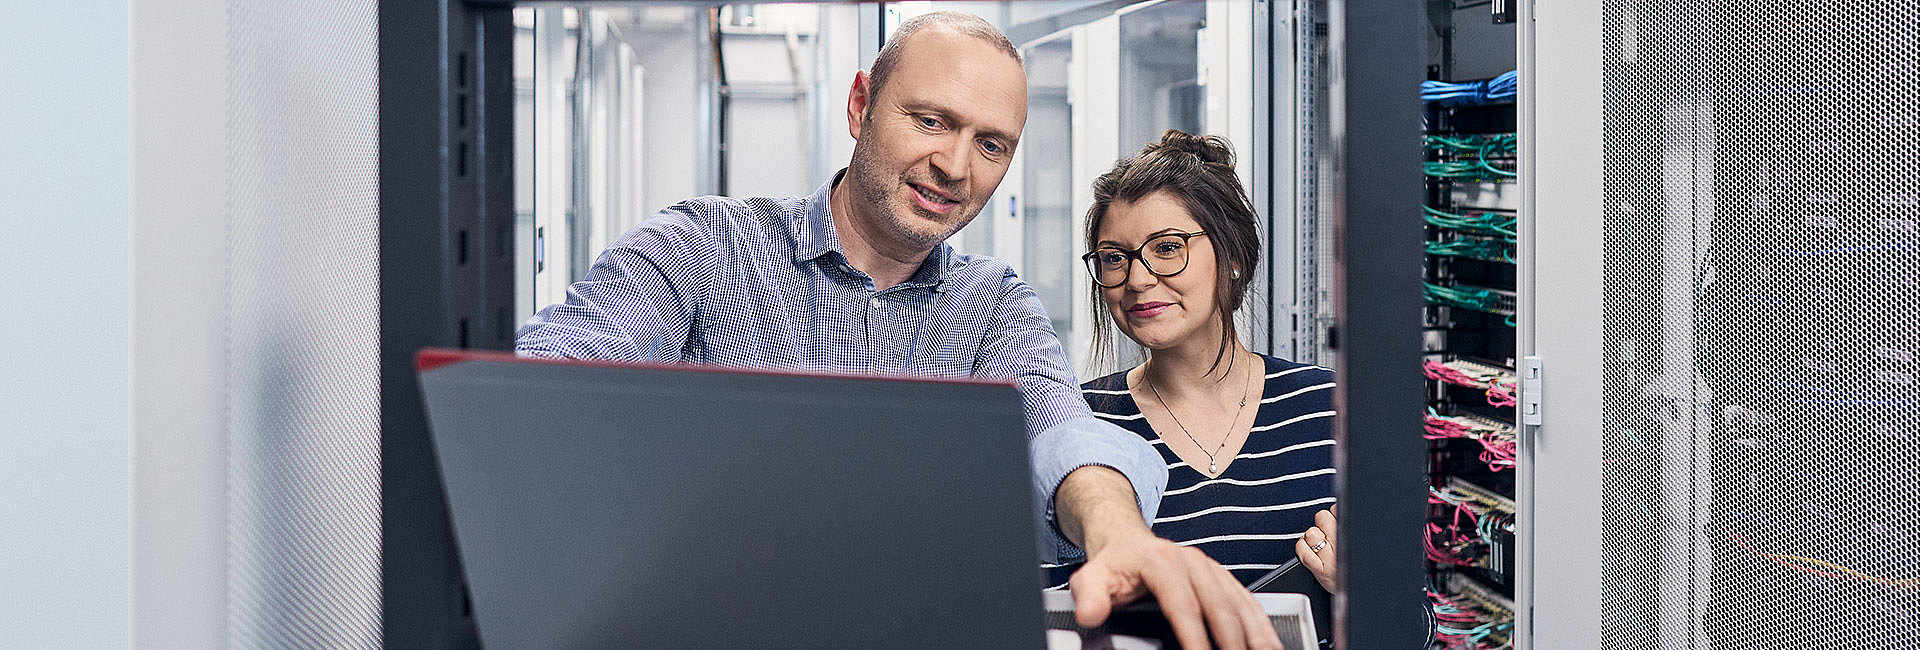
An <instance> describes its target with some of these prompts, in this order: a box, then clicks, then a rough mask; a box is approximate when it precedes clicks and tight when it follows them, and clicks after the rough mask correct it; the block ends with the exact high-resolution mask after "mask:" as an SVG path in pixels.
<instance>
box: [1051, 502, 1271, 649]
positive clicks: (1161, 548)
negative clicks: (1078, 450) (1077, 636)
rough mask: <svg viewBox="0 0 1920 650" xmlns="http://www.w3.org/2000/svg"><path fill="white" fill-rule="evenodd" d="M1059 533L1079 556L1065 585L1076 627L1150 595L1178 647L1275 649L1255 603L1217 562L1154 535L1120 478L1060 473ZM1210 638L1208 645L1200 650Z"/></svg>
mask: <svg viewBox="0 0 1920 650" xmlns="http://www.w3.org/2000/svg"><path fill="white" fill-rule="evenodd" d="M1054 509H1055V513H1056V516H1057V517H1058V523H1059V525H1060V530H1061V532H1063V533H1065V534H1066V536H1067V539H1068V540H1069V541H1071V542H1073V543H1074V544H1077V545H1079V546H1080V547H1081V548H1084V549H1086V551H1087V564H1086V566H1083V567H1081V568H1080V570H1079V571H1077V572H1075V573H1074V574H1073V578H1072V579H1071V580H1070V581H1069V582H1068V583H1067V584H1068V587H1069V588H1070V589H1071V590H1072V591H1073V602H1074V606H1075V609H1076V610H1077V611H1076V612H1075V617H1076V618H1077V619H1078V621H1079V623H1080V624H1081V625H1083V626H1089V627H1090V626H1094V625H1099V624H1100V623H1102V622H1104V621H1106V620H1107V615H1108V614H1110V613H1111V612H1112V611H1113V609H1114V608H1115V607H1118V606H1121V605H1125V604H1127V603H1129V602H1132V601H1134V600H1138V599H1139V598H1140V597H1142V596H1145V595H1147V594H1148V593H1151V594H1153V597H1154V599H1155V600H1157V601H1158V602H1159V604H1160V611H1161V612H1162V613H1164V614H1165V615H1166V617H1167V622H1168V623H1171V624H1172V625H1173V632H1174V635H1175V636H1177V637H1178V638H1179V640H1180V647H1182V648H1206V647H1219V648H1225V649H1235V650H1237V649H1239V648H1275V649H1277V648H1280V647H1281V645H1280V636H1279V634H1278V633H1276V632H1274V631H1273V624H1272V623H1271V622H1269V621H1268V620H1267V614H1266V612H1265V611H1264V610H1262V609H1261V608H1260V604H1259V603H1258V602H1256V601H1254V599H1253V595H1252V594H1250V593H1247V589H1246V587H1243V586H1241V585H1240V581H1239V580H1237V579H1235V578H1234V577H1233V574H1232V573H1230V572H1228V571H1227V570H1226V568H1224V567H1222V566H1220V563H1218V562H1215V561H1213V558H1210V557H1207V554H1206V553H1202V552H1200V551H1199V550H1198V549H1195V548H1193V547H1191V546H1180V545H1178V544H1175V543H1173V542H1171V541H1168V540H1165V539H1161V538H1159V537H1156V536H1154V534H1153V530H1152V529H1150V528H1148V527H1147V524H1146V522H1145V521H1144V520H1142V519H1141V518H1140V511H1139V510H1138V509H1136V508H1135V506H1134V496H1133V486H1132V485H1131V484H1130V483H1128V482H1127V477H1125V476H1123V475H1121V474H1120V473H1119V472H1116V471H1114V470H1112V469H1110V468H1107V467H1102V466H1098V465H1092V466H1087V467H1082V468H1080V469H1077V470H1074V472H1073V473H1072V474H1068V475H1067V480H1066V481H1063V482H1062V483H1061V484H1060V489H1059V490H1058V491H1056V492H1055V496H1054ZM1209 637H1211V639H1212V641H1213V645H1212V646H1209V645H1208V639H1209Z"/></svg>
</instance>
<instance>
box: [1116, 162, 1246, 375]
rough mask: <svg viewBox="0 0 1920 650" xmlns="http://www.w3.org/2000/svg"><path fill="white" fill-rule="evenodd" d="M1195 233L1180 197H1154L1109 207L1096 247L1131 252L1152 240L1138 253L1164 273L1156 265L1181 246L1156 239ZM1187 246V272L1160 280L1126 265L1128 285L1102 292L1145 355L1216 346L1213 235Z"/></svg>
mask: <svg viewBox="0 0 1920 650" xmlns="http://www.w3.org/2000/svg"><path fill="white" fill-rule="evenodd" d="M1197 230H1200V223H1199V222H1198V221H1195V220H1194V219H1193V215H1192V214H1189V213H1188V212H1187V208H1186V206H1185V205H1184V204H1183V203H1181V201H1180V199H1179V198H1178V197H1176V196H1174V195H1173V194H1170V193H1167V192H1154V193H1152V194H1149V195H1147V196H1144V197H1141V199H1140V200H1138V201H1134V202H1131V203H1122V202H1115V203H1113V204H1112V205H1109V206H1108V207H1107V216H1106V218H1105V219H1104V220H1102V221H1101V223H1100V232H1099V233H1098V239H1097V240H1096V241H1097V242H1098V243H1096V244H1095V247H1096V248H1106V247H1111V248H1118V249H1122V250H1127V251H1131V250H1134V249H1136V248H1139V247H1140V245H1141V244H1144V243H1146V242H1147V241H1149V240H1154V245H1153V246H1150V247H1148V250H1145V251H1141V255H1143V256H1146V257H1148V258H1149V259H1152V260H1154V263H1155V264H1158V265H1160V266H1157V267H1156V268H1159V270H1161V271H1166V270H1167V269H1166V268H1164V267H1165V265H1164V264H1161V262H1160V259H1161V258H1163V257H1166V256H1168V255H1169V254H1170V253H1172V252H1173V251H1169V250H1168V249H1166V248H1165V246H1168V245H1169V244H1172V245H1179V244H1178V242H1179V241H1180V240H1179V239H1178V238H1165V239H1158V240H1155V238H1156V237H1159V236H1161V235H1165V234H1168V233H1189V232H1194V231H1197ZM1185 246H1186V251H1185V253H1186V254H1187V266H1186V269H1185V270H1182V271H1180V272H1179V273H1176V274H1174V275H1172V276H1169V277H1161V276H1158V275H1154V274H1153V273H1150V272H1148V271H1147V269H1146V268H1145V267H1144V266H1143V265H1142V264H1141V263H1140V262H1139V261H1135V260H1128V262H1127V263H1128V264H1131V265H1132V266H1131V268H1130V270H1129V272H1128V274H1127V280H1126V282H1125V283H1122V284H1121V285H1120V286H1117V287H1104V288H1101V290H1100V295H1101V297H1102V298H1104V299H1105V300H1106V303H1107V313H1108V314H1110V315H1112V316H1113V322H1114V324H1115V325H1117V326H1119V328H1120V331H1121V332H1124V333H1125V334H1126V335H1127V336H1128V337H1129V338H1132V339H1133V340H1134V341H1136V342H1138V343H1139V344H1140V345H1143V346H1146V347H1147V349H1150V350H1164V349H1168V348H1172V347H1177V346H1180V345H1187V344H1196V343H1197V344H1201V345H1206V346H1217V345H1219V341H1220V323H1219V316H1218V314H1216V313H1214V310H1215V299H1214V290H1215V286H1214V282H1215V280H1216V278H1218V277H1219V275H1218V273H1217V272H1216V269H1217V266H1216V263H1215V261H1214V253H1213V242H1212V241H1211V233H1209V234H1208V235H1201V236H1198V237H1193V238H1190V239H1188V240H1187V241H1186V243H1185ZM1208 349H1211V347H1209V348H1208Z"/></svg>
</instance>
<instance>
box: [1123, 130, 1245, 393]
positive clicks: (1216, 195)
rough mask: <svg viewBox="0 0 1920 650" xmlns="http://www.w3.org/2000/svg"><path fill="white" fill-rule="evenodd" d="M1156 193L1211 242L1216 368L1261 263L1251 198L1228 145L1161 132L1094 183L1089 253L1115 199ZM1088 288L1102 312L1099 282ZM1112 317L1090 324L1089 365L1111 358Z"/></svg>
mask: <svg viewBox="0 0 1920 650" xmlns="http://www.w3.org/2000/svg"><path fill="white" fill-rule="evenodd" d="M1155 192H1166V193H1167V194H1170V195H1173V196H1174V197H1175V198H1177V199H1179V200H1180V202H1181V203H1183V204H1185V205H1186V208H1187V212H1188V213H1190V214H1192V215H1193V220H1194V221H1197V222H1199V223H1200V229H1201V230H1204V231H1206V233H1207V235H1206V236H1207V240H1208V241H1209V243H1211V244H1213V255H1214V262H1215V264H1214V269H1215V271H1216V272H1217V274H1218V277H1216V278H1215V281H1214V287H1215V289H1214V301H1213V302H1214V306H1215V310H1216V313H1218V314H1219V315H1220V323H1221V325H1222V328H1221V330H1220V351H1219V353H1218V354H1216V355H1215V356H1214V359H1213V367H1214V368H1218V367H1219V366H1220V362H1221V360H1223V359H1225V358H1226V355H1227V350H1229V349H1230V348H1231V345H1230V344H1231V343H1232V341H1233V340H1234V337H1235V336H1238V335H1239V333H1238V332H1237V331H1236V329H1235V328H1234V324H1233V313H1234V312H1235V311H1238V310H1239V309H1240V305H1241V303H1242V302H1243V301H1245V300H1246V297H1247V287H1248V285H1251V284H1252V283H1253V273H1254V268H1255V267H1256V266H1258V265H1259V264H1260V231H1259V227H1258V226H1257V225H1255V218H1254V210H1253V201H1252V200H1251V199H1249V198H1247V192H1246V190H1245V189H1243V188H1242V187H1241V186H1240V177H1239V176H1236V175H1235V174H1234V173H1233V147H1232V146H1230V145H1228V144H1227V141H1226V140H1225V139H1222V138H1220V137H1218V136H1211V135H1210V136H1205V137H1202V136H1197V135H1192V134H1189V133H1186V132H1183V131H1177V130H1176V131H1168V132H1166V134H1165V135H1162V136H1160V141H1159V142H1156V143H1153V144H1150V145H1147V147H1146V148H1145V149H1141V150H1140V153H1138V154H1135V155H1133V156H1132V157H1129V158H1121V159H1120V160H1118V161H1115V162H1114V164H1113V169H1111V170H1108V171H1107V173H1105V174H1101V175H1100V178H1098V179H1095V180H1094V181H1093V205H1092V207H1089V208H1088V209H1087V250H1093V249H1094V248H1095V247H1096V246H1098V245H1099V243H1098V242H1099V241H1100V224H1101V222H1103V221H1105V220H1106V217H1107V208H1109V207H1111V206H1112V205H1113V203H1114V202H1115V201H1119V202H1121V203H1133V202H1135V201H1139V200H1140V199H1143V198H1146V197H1147V196H1148V195H1150V194H1153V193H1155ZM1234 269H1239V270H1240V277H1238V278H1235V277H1233V275H1232V273H1233V270H1234ZM1087 286H1088V287H1089V288H1091V292H1090V295H1091V296H1092V298H1093V311H1094V313H1096V314H1106V313H1107V303H1106V298H1104V297H1103V296H1101V294H1100V287H1099V285H1097V284H1094V283H1093V282H1092V281H1091V279H1089V281H1088V282H1087ZM1110 320H1111V319H1110V318H1095V319H1094V320H1093V362H1094V364H1095V367H1099V366H1100V365H1102V364H1104V363H1106V362H1107V361H1108V360H1109V359H1110V358H1111V357H1112V355H1113V342H1112V339H1113V325H1112V324H1111V323H1110V322H1109V321H1110ZM1209 372H1211V370H1209Z"/></svg>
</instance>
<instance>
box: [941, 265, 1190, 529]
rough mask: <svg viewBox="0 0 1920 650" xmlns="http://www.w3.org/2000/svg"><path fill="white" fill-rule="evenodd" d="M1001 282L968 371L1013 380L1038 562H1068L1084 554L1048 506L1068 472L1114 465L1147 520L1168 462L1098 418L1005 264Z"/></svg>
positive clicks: (1033, 298) (1036, 307)
mask: <svg viewBox="0 0 1920 650" xmlns="http://www.w3.org/2000/svg"><path fill="white" fill-rule="evenodd" d="M1006 289H1007V292H1006V294H1005V299H1004V300H1002V301H1001V305H1000V313H999V315H998V317H997V318H996V319H995V323H994V326H993V327H992V328H990V329H989V332H988V334H987V341H986V344H985V345H983V346H982V348H981V351H980V356H979V359H978V362H977V364H976V367H975V369H974V374H975V375H976V376H982V377H999V378H1007V379H1012V380H1014V382H1015V383H1016V384H1017V385H1018V386H1019V388H1020V397H1021V401H1022V403H1023V406H1024V407H1025V413H1026V418H1027V453H1028V455H1029V456H1030V461H1031V462H1032V465H1033V494H1034V498H1035V499H1036V503H1035V504H1034V512H1035V513H1037V514H1039V516H1041V517H1042V518H1043V523H1042V529H1043V530H1045V531H1046V533H1045V535H1044V537H1045V539H1043V540H1041V543H1040V555H1041V561H1043V562H1047V563H1050V564H1057V563H1062V562H1071V561H1074V560H1078V559H1080V558H1083V557H1085V553H1084V552H1083V551H1082V550H1081V549H1080V548H1078V547H1076V546H1074V545H1073V544H1072V543H1070V542H1068V541H1067V538H1066V535H1065V534H1063V533H1062V532H1061V530H1060V523H1059V518H1058V515H1057V513H1056V512H1055V510H1054V495H1055V493H1056V492H1057V491H1058V490H1059V489H1060V483H1061V482H1062V481H1065V480H1066V478H1067V474H1069V473H1072V472H1073V471H1074V470H1076V469H1080V468H1082V467H1086V466H1089V465H1102V466H1106V467H1110V468H1113V469H1114V470H1116V471H1119V472H1120V473H1121V474H1122V475H1125V476H1126V477H1127V480H1128V482H1130V483H1132V484H1133V493H1134V499H1135V502H1136V505H1138V506H1139V508H1140V516H1141V518H1142V519H1143V520H1145V521H1153V516H1154V513H1156V512H1158V511H1159V509H1160V495H1161V493H1162V492H1163V491H1165V490H1166V487H1167V467H1166V464H1165V461H1163V460H1162V459H1161V458H1160V454H1159V453H1158V452H1156V451H1154V450H1153V447H1151V446H1149V445H1148V444H1147V442H1146V441H1145V440H1142V439H1141V438H1140V436H1137V435H1134V434H1133V433H1131V432H1129V431H1127V430H1125V429H1122V428H1120V427H1118V426H1115V425H1114V424H1112V423H1110V422H1106V421H1103V420H1100V419H1099V418H1097V417H1095V416H1094V415H1093V412H1092V411H1091V410H1089V409H1088V408H1087V403H1086V400H1085V399H1084V398H1083V397H1081V395H1080V386H1079V382H1078V381H1076V380H1075V378H1074V374H1073V369H1072V367H1071V366H1070V365H1069V364H1068V362H1067V355H1066V350H1065V349H1064V348H1062V347H1061V345H1060V339H1059V337H1058V336H1055V335H1054V332H1053V324H1052V322H1051V321H1049V320H1048V319H1047V313H1046V308H1045V307H1043V306H1041V304H1040V298H1039V296H1037V295H1035V294H1034V291H1033V289H1032V288H1031V287H1028V286H1027V284H1026V283H1025V282H1022V281H1020V279H1019V278H1017V277H1014V275H1013V273H1012V272H1011V271H1009V272H1008V273H1007V277H1006Z"/></svg>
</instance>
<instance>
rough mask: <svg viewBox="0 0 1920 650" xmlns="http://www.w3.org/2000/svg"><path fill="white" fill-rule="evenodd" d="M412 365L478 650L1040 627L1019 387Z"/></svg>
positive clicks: (1028, 640)
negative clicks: (480, 647)
mask: <svg viewBox="0 0 1920 650" xmlns="http://www.w3.org/2000/svg"><path fill="white" fill-rule="evenodd" d="M417 366H418V368H419V371H420V383H421V387H422V390H423V392H424V394H425V395H424V397H425V401H426V408H427V415H428V420H429V423H430V426H431V428H432V434H433V443H434V447H435V453H436V454H437V457H438V459H439V462H440V471H441V474H442V478H443V479H444V481H445V486H446V491H447V503H448V508H449V511H450V513H451V516H452V520H453V529H454V534H455V537H456V538H457V541H458V547H459V550H460V553H461V557H462V559H463V561H464V565H465V568H466V578H467V581H468V585H469V588H470V593H471V598H472V606H473V614H474V618H475V621H476V623H477V626H478V631H479V635H480V639H481V642H482V643H483V644H484V645H485V646H487V647H491V648H559V649H568V648H641V647H644V648H770V647H779V648H878V647H915V648H1042V647H1045V646H1046V636H1045V630H1046V625H1045V620H1044V611H1045V610H1044V608H1043V606H1042V597H1041V594H1040V591H1039V590H1038V589H1037V585H1038V582H1039V581H1038V578H1037V575H1036V572H1037V569H1036V567H1037V566H1038V555H1037V548H1038V547H1037V544H1038V543H1039V542H1038V537H1037V536H1036V534H1035V531H1036V530H1037V528H1036V527H1035V524H1036V521H1037V519H1038V515H1037V513H1034V512H1033V510H1034V504H1035V501H1034V499H1033V496H1032V487H1031V486H1032V484H1033V479H1032V477H1031V475H1030V471H1029V469H1028V463H1027V446H1026V434H1025V426H1024V422H1023V419H1022V416H1021V402H1020V396H1019V394H1018V392H1017V391H1016V390H1015V389H1014V388H1013V387H1012V385H1010V384H1002V383H992V382H979V381H953V380H932V379H924V378H923V379H907V378H881V377H860V376H845V375H828V374H810V373H796V372H754V371H742V370H725V369H717V368H711V367H695V366H681V365H620V364H610V363H589V362H561V361H546V360H535V359H527V358H521V357H515V356H513V355H509V354H505V353H486V352H469V351H450V350H426V351H423V352H421V353H420V354H419V356H418V359H417ZM386 534H390V535H392V534H405V530H404V528H403V527H402V525H401V524H399V522H389V525H388V527H387V533H386Z"/></svg>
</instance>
